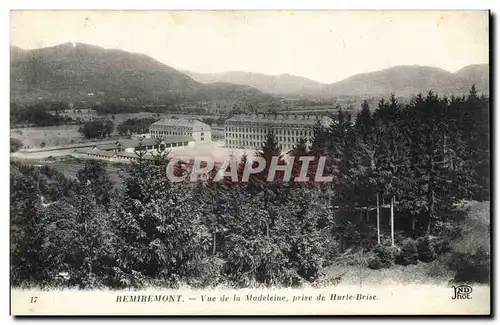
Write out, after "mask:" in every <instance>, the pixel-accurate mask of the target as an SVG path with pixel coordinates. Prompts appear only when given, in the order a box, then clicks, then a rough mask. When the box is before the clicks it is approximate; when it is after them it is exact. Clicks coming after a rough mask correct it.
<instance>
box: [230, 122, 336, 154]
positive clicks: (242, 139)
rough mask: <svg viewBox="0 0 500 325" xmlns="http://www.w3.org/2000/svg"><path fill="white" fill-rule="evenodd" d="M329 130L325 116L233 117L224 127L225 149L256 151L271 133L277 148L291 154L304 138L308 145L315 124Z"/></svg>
mask: <svg viewBox="0 0 500 325" xmlns="http://www.w3.org/2000/svg"><path fill="white" fill-rule="evenodd" d="M318 122H319V123H320V124H321V125H324V126H328V125H330V124H331V123H332V122H333V120H332V119H331V118H329V117H326V116H322V117H320V116H309V115H285V114H250V115H238V116H234V117H232V118H230V119H228V120H226V123H225V128H224V132H225V145H226V147H228V148H245V149H258V148H260V147H261V146H262V143H263V142H264V141H265V139H266V135H267V134H268V133H270V132H272V133H274V135H275V136H276V138H277V140H278V144H279V145H280V146H281V148H282V149H284V150H290V149H292V148H293V146H294V145H295V144H296V143H297V142H298V141H299V139H300V138H304V139H306V140H307V141H308V143H309V144H310V139H311V137H312V136H313V128H314V125H315V124H316V123H318Z"/></svg>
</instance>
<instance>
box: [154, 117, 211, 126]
mask: <svg viewBox="0 0 500 325" xmlns="http://www.w3.org/2000/svg"><path fill="white" fill-rule="evenodd" d="M155 125H159V126H185V127H193V126H195V125H196V126H203V127H210V126H209V125H207V124H205V123H203V122H200V121H198V120H194V119H193V120H186V119H174V118H164V119H161V120H159V121H158V122H155V123H153V124H152V125H151V126H155Z"/></svg>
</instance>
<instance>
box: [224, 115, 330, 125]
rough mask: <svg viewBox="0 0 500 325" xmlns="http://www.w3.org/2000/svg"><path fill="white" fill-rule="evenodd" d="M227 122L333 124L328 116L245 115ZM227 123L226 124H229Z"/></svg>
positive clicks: (237, 116)
mask: <svg viewBox="0 0 500 325" xmlns="http://www.w3.org/2000/svg"><path fill="white" fill-rule="evenodd" d="M227 121H231V122H246V123H280V124H290V125H292V124H302V125H314V124H316V123H317V122H318V121H319V122H320V123H321V124H322V125H329V124H331V123H332V122H333V120H332V119H331V118H329V117H328V116H312V115H298V114H293V115H292V114H290V115H284V114H245V115H236V116H234V117H232V118H230V119H228V120H227ZM227 121H226V122H227Z"/></svg>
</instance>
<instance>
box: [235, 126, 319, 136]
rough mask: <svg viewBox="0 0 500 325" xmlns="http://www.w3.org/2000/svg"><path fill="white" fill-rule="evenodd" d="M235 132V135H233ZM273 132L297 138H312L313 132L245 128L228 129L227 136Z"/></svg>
mask: <svg viewBox="0 0 500 325" xmlns="http://www.w3.org/2000/svg"><path fill="white" fill-rule="evenodd" d="M233 132H234V133H233ZM269 132H273V133H274V134H282V135H295V136H312V130H310V129H308V130H304V129H302V130H296V129H294V130H288V129H261V128H243V127H232V126H228V127H226V136H227V135H228V134H236V133H255V134H268V133H269Z"/></svg>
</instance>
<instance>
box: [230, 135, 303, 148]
mask: <svg viewBox="0 0 500 325" xmlns="http://www.w3.org/2000/svg"><path fill="white" fill-rule="evenodd" d="M277 139H278V144H279V145H281V146H282V147H292V146H293V145H294V144H296V143H297V142H298V141H299V139H298V138H287V137H278V138H277ZM262 143H263V141H251V140H250V141H247V140H232V139H226V146H238V147H239V146H256V147H259V148H260V147H261V146H262Z"/></svg>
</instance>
